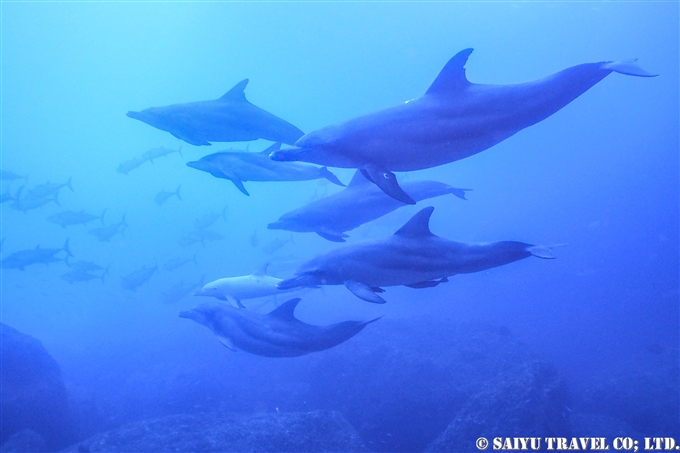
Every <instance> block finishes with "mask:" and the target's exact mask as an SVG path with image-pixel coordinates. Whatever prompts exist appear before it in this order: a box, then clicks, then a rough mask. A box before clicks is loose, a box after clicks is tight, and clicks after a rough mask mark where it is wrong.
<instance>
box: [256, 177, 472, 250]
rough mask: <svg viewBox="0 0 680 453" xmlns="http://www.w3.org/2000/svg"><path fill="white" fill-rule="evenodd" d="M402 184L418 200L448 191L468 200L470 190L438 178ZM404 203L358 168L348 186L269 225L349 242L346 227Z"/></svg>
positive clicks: (276, 228) (273, 227)
mask: <svg viewBox="0 0 680 453" xmlns="http://www.w3.org/2000/svg"><path fill="white" fill-rule="evenodd" d="M401 186H402V187H403V188H404V190H406V191H407V192H408V193H409V194H410V195H411V196H412V197H413V198H414V200H416V201H421V200H426V199H428V198H433V197H438V196H440V195H444V194H448V193H450V194H453V195H455V196H456V197H458V198H461V199H463V200H464V199H465V191H467V190H469V189H457V188H455V187H451V186H449V185H446V184H444V183H441V182H437V181H408V182H403V183H402V184H401ZM402 206H404V204H403V203H402V202H400V201H397V200H395V199H394V198H392V197H390V196H388V195H387V194H385V192H383V191H382V190H380V188H378V187H377V186H376V185H375V184H372V183H371V182H370V181H369V180H368V179H366V177H365V176H364V175H363V174H362V173H361V172H360V171H358V170H357V172H356V173H355V174H354V177H353V178H352V180H351V181H350V183H349V184H348V185H347V188H346V189H344V190H341V191H340V192H338V193H335V194H333V195H330V196H328V197H325V198H321V199H319V200H315V201H312V202H311V203H309V204H306V205H305V206H302V207H300V208H298V209H295V210H293V211H290V212H287V213H286V214H283V215H282V216H281V218H279V220H277V221H276V222H273V223H270V224H269V225H268V226H267V228H269V229H270V230H289V231H296V232H299V233H305V232H314V233H316V234H318V235H319V236H321V237H322V238H324V239H328V240H329V241H334V242H345V239H344V238H346V237H347V235H346V234H345V232H346V231H350V230H353V229H355V228H357V227H359V226H361V225H363V224H364V223H367V222H370V221H371V220H375V219H377V218H379V217H382V216H384V215H385V214H388V213H390V212H392V211H394V210H395V209H398V208H400V207H402Z"/></svg>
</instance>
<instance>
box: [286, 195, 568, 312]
mask: <svg viewBox="0 0 680 453" xmlns="http://www.w3.org/2000/svg"><path fill="white" fill-rule="evenodd" d="M433 210H434V208H433V207H431V206H430V207H427V208H425V209H422V210H421V211H419V212H418V213H416V214H415V215H414V216H413V217H411V219H410V220H409V221H408V222H406V223H405V224H404V226H402V227H401V228H400V229H399V230H397V232H396V233H394V234H393V235H392V236H390V237H388V238H386V239H378V240H369V241H363V242H357V243H355V244H350V245H345V246H343V247H340V248H337V249H335V250H331V251H330V252H326V253H323V254H321V255H319V256H317V257H315V258H313V259H311V260H310V261H307V262H306V263H304V264H303V265H302V266H300V267H299V268H298V269H297V271H295V277H293V278H290V279H287V280H284V281H282V282H281V283H279V285H278V287H279V288H280V289H291V288H297V287H315V286H318V285H345V286H346V287H347V289H349V290H350V291H351V292H352V293H353V294H354V295H355V296H357V297H358V298H360V299H363V300H366V301H368V302H373V303H378V304H382V303H385V300H384V299H383V298H382V297H380V296H378V295H377V294H376V293H378V292H383V290H382V288H381V287H382V286H398V285H404V286H408V287H411V288H430V287H433V286H437V285H439V284H440V283H444V282H447V281H448V279H447V278H448V277H451V276H453V275H456V274H468V273H472V272H479V271H483V270H486V269H490V268H492V267H497V266H502V265H504V264H508V263H512V262H513V261H517V260H521V259H523V258H527V257H529V256H532V255H533V256H536V257H538V258H554V256H553V255H552V250H551V247H555V246H536V245H531V244H525V243H523V242H515V241H501V242H485V243H472V242H455V241H450V240H448V239H444V238H440V237H439V236H435V235H434V234H432V232H430V227H429V222H430V215H432V211H433Z"/></svg>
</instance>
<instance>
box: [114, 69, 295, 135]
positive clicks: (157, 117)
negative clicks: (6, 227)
mask: <svg viewBox="0 0 680 453" xmlns="http://www.w3.org/2000/svg"><path fill="white" fill-rule="evenodd" d="M246 85H248V79H245V80H242V81H240V82H239V83H237V84H236V85H234V87H233V88H232V89H231V90H229V91H228V92H227V93H226V94H225V95H224V96H222V97H221V98H219V99H215V100H213V101H199V102H190V103H187V104H174V105H169V106H166V107H151V108H148V109H146V110H142V111H141V112H132V111H130V112H128V113H127V116H129V117H130V118H134V119H136V120H139V121H142V122H144V123H146V124H148V125H149V126H153V127H155V128H157V129H161V130H163V131H166V132H170V133H171V134H172V135H174V136H175V137H177V138H179V139H180V140H184V141H185V142H187V143H189V144H191V145H196V146H201V145H210V142H245V141H250V140H257V139H260V138H263V139H265V140H269V141H272V142H282V143H286V144H289V145H292V144H293V143H295V141H296V140H297V139H299V138H300V137H302V135H303V134H304V133H303V132H302V131H301V130H300V129H298V128H297V127H295V126H293V125H292V124H290V123H289V122H287V121H284V120H282V119H281V118H278V117H276V116H274V115H272V114H271V113H269V112H266V111H264V110H262V109H261V108H259V107H257V106H255V105H253V104H251V103H250V102H248V100H247V99H246V95H245V93H244V90H245V88H246Z"/></svg>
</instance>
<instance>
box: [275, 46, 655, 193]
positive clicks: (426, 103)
mask: <svg viewBox="0 0 680 453" xmlns="http://www.w3.org/2000/svg"><path fill="white" fill-rule="evenodd" d="M470 53H472V49H465V50H463V51H461V52H459V53H458V54H456V55H455V56H454V57H453V58H451V59H450V60H449V62H448V63H447V64H446V65H445V66H444V68H443V69H442V71H441V72H440V73H439V75H438V76H437V78H436V79H435V80H434V82H433V83H432V85H430V88H429V89H428V90H427V92H426V93H425V94H424V95H423V96H421V97H420V98H418V99H414V100H410V101H407V102H406V103H404V104H400V105H397V106H394V107H390V108H387V109H384V110H380V111H377V112H374V113H369V114H367V115H363V116H359V117H356V118H353V119H350V120H348V121H345V122H343V123H339V124H335V125H332V126H328V127H325V128H323V129H320V130H318V131H314V132H311V133H309V134H307V135H305V136H304V137H302V138H301V139H300V140H298V141H297V142H296V143H295V146H294V147H293V148H289V149H282V150H279V151H275V152H273V153H272V155H271V157H272V159H274V160H277V161H303V162H311V163H315V164H320V165H327V166H329V167H343V168H357V169H359V170H361V171H362V172H363V173H364V175H366V177H367V178H368V179H370V180H371V181H373V182H374V183H375V184H377V185H378V187H380V188H381V189H382V190H384V191H385V193H387V194H388V195H390V196H391V197H393V198H396V199H397V200H399V201H401V202H404V203H408V204H415V200H414V199H413V198H412V197H411V196H410V195H409V194H408V193H407V192H405V191H404V190H403V189H402V188H401V187H400V186H399V184H398V182H397V180H396V177H395V176H394V173H392V172H394V171H412V170H421V169H424V168H431V167H436V166H439V165H443V164H446V163H449V162H454V161H457V160H460V159H463V158H465V157H468V156H471V155H473V154H476V153H479V152H480V151H484V150H485V149H487V148H490V147H492V146H493V145H495V144H497V143H500V142H502V141H503V140H505V139H506V138H508V137H511V136H513V135H514V134H516V133H517V132H519V131H520V130H522V129H524V128H526V127H529V126H531V125H533V124H536V123H538V122H539V121H542V120H544V119H546V118H547V117H549V116H550V115H552V114H553V113H555V112H557V111H558V110H560V109H561V108H562V107H564V106H566V105H567V104H569V103H570V102H571V101H573V100H574V99H576V98H577V97H579V96H580V95H581V94H583V93H584V92H586V91H587V90H588V89H589V88H590V87H592V86H593V85H595V84H596V83H597V82H599V81H600V80H602V79H603V78H604V77H606V76H607V75H608V74H610V73H612V72H618V73H620V74H626V75H632V76H639V77H653V76H655V74H650V73H648V72H646V71H645V70H643V69H642V68H640V67H639V66H638V65H637V64H635V60H633V61H605V62H600V63H587V64H582V65H578V66H573V67H571V68H567V69H565V70H563V71H560V72H558V73H556V74H553V75H551V76H548V77H545V78H543V79H539V80H535V81H532V82H526V83H518V84H513V85H484V84H476V83H470V82H469V81H468V80H467V78H466V76H465V63H466V62H467V59H468V57H469V56H470Z"/></svg>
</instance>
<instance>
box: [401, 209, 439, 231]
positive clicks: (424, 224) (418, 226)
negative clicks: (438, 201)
mask: <svg viewBox="0 0 680 453" xmlns="http://www.w3.org/2000/svg"><path fill="white" fill-rule="evenodd" d="M432 211H434V207H432V206H428V207H427V208H425V209H421V210H420V211H418V212H417V213H416V215H414V216H413V217H411V220H409V221H408V222H406V223H405V224H404V226H403V227H401V228H399V229H398V230H397V232H396V233H394V234H395V236H405V237H409V238H421V237H427V236H434V235H433V234H432V232H431V231H430V216H431V215H432Z"/></svg>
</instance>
